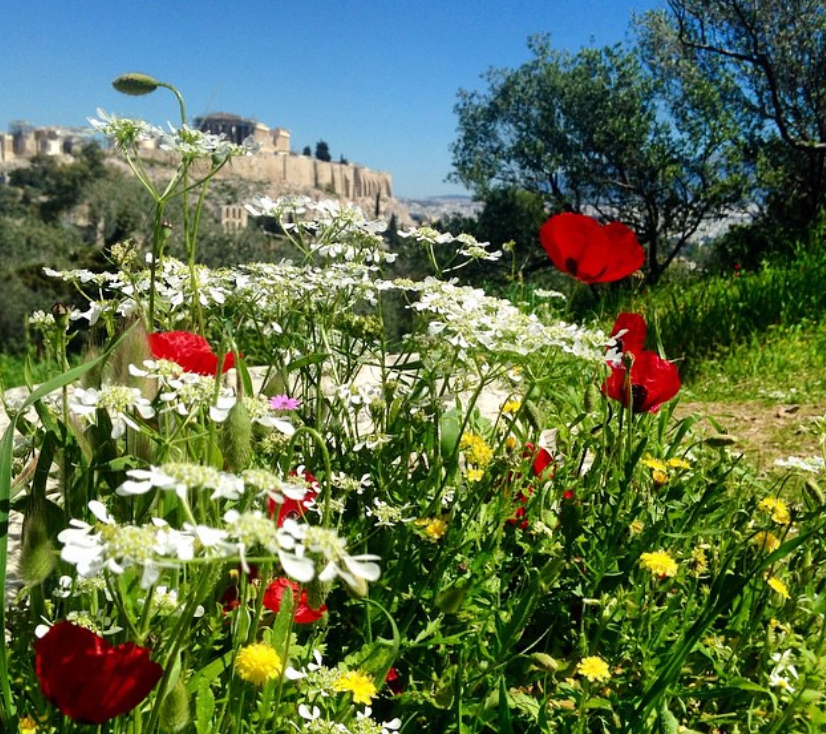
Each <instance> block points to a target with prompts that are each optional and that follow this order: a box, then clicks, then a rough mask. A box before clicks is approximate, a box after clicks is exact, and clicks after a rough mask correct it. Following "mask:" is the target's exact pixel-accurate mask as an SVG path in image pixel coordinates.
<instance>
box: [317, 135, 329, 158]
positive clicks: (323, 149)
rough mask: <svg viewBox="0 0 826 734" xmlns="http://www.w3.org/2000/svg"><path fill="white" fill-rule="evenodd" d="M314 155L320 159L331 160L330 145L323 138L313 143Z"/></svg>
mask: <svg viewBox="0 0 826 734" xmlns="http://www.w3.org/2000/svg"><path fill="white" fill-rule="evenodd" d="M315 157H316V158H317V159H318V160H320V161H331V160H332V156H331V155H330V146H329V145H327V143H325V142H324V141H323V140H319V141H318V142H317V143H316V144H315Z"/></svg>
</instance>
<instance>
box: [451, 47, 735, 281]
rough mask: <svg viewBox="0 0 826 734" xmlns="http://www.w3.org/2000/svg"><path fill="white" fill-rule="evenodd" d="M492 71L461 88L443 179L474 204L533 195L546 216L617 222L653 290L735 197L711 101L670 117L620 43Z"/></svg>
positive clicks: (730, 151) (546, 50) (655, 84)
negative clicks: (513, 189)
mask: <svg viewBox="0 0 826 734" xmlns="http://www.w3.org/2000/svg"><path fill="white" fill-rule="evenodd" d="M529 47H530V50H531V51H532V53H533V58H532V59H530V60H529V61H528V62H526V63H525V64H523V65H522V66H520V67H519V68H517V69H492V70H490V71H488V72H487V74H486V75H485V77H484V79H485V81H486V82H487V85H488V88H487V90H485V91H465V90H460V92H459V100H458V102H457V104H456V107H455V111H456V114H457V116H458V120H459V124H458V139H457V140H456V141H455V142H454V143H453V145H452V147H451V152H452V155H453V167H454V171H453V173H452V175H451V177H452V179H453V180H454V181H457V182H461V183H463V184H464V185H466V186H468V187H469V188H470V189H471V190H472V191H473V192H474V194H475V195H477V196H478V197H479V198H484V197H485V194H486V192H487V191H489V190H490V189H491V188H492V187H497V186H518V187H521V188H523V189H525V190H527V191H531V192H535V193H537V194H540V195H541V196H543V197H544V199H545V201H546V202H547V205H548V208H549V210H550V211H579V212H584V213H589V214H594V215H595V216H598V217H600V218H602V219H606V220H607V219H611V220H619V221H622V222H624V223H625V224H627V225H628V226H630V227H631V228H632V229H634V231H635V232H636V233H637V235H638V237H639V239H640V242H641V243H642V244H643V246H644V247H645V248H646V252H647V260H646V276H647V278H648V280H649V281H650V282H656V281H657V280H658V279H659V278H660V277H661V275H662V273H663V271H664V270H665V269H666V268H667V267H668V265H669V264H670V263H671V262H672V261H673V260H674V258H675V257H676V256H677V255H678V254H679V253H680V252H681V251H682V250H683V249H684V247H685V245H686V243H687V242H688V241H689V239H690V238H691V237H692V235H694V234H695V233H696V232H697V230H698V228H699V227H700V226H701V225H702V223H703V222H705V221H707V220H709V219H713V218H716V217H719V216H720V214H721V213H722V212H724V211H725V210H727V209H728V208H730V207H731V206H733V205H734V204H735V203H736V202H738V201H739V199H740V197H741V196H742V190H743V189H742V179H741V178H740V177H739V175H738V174H737V167H736V166H734V165H732V160H731V159H732V157H733V156H735V155H736V154H737V151H736V150H735V149H734V148H733V147H732V146H730V145H729V142H728V141H729V137H730V136H729V135H728V131H727V130H725V129H724V125H723V124H722V121H723V120H724V116H721V115H720V114H719V110H718V109H716V107H717V105H718V103H719V100H717V99H716V98H714V96H713V95H710V96H709V97H708V99H707V100H706V103H705V105H706V106H705V108H704V109H705V114H704V115H698V114H696V109H694V108H693V109H692V115H686V114H681V113H680V112H679V111H677V112H672V111H671V110H670V109H669V108H668V105H667V104H666V101H667V100H666V99H665V97H664V96H663V94H662V91H663V90H662V86H661V84H660V82H659V81H658V80H657V79H656V78H655V77H654V76H653V75H652V74H651V73H650V72H649V70H648V68H647V66H646V65H645V64H644V63H643V61H642V60H641V59H640V57H639V55H638V54H637V53H636V52H635V51H634V50H633V49H632V50H628V49H626V48H624V47H622V46H619V45H617V46H611V47H605V48H586V49H582V50H581V51H579V52H577V53H575V54H572V53H569V52H562V51H557V50H554V49H553V48H552V47H551V46H550V42H549V39H548V38H547V37H535V38H533V39H531V40H530V41H529Z"/></svg>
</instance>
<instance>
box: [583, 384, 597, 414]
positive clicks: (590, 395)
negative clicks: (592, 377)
mask: <svg viewBox="0 0 826 734" xmlns="http://www.w3.org/2000/svg"><path fill="white" fill-rule="evenodd" d="M599 396H600V392H599V389H598V388H597V386H596V385H595V384H594V383H593V382H591V383H589V385H588V387H587V388H585V398H584V407H585V411H586V412H587V413H593V412H594V409H595V408H596V407H597V404H598V401H599Z"/></svg>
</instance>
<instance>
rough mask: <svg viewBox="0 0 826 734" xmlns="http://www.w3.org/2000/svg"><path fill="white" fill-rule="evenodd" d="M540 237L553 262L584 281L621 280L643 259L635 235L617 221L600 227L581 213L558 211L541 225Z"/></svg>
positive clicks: (638, 267)
mask: <svg viewBox="0 0 826 734" xmlns="http://www.w3.org/2000/svg"><path fill="white" fill-rule="evenodd" d="M539 239H540V242H541V244H542V247H543V248H544V249H545V251H546V252H547V253H548V256H549V257H550V258H551V261H552V262H553V263H554V265H556V267H557V268H559V269H560V270H562V271H563V272H565V273H568V274H569V275H572V276H573V277H575V278H577V279H578V280H581V281H582V282H583V283H608V282H611V281H614V280H620V279H622V278H625V277H627V276H629V275H631V273H633V272H635V271H636V270H639V269H640V268H641V267H642V266H643V264H644V263H645V251H644V250H643V248H642V246H641V245H640V244H639V242H638V241H637V238H636V235H635V234H634V233H633V232H632V231H631V230H630V229H629V228H628V227H626V226H625V225H624V224H621V223H620V222H612V223H610V224H608V225H606V226H604V227H603V226H601V225H600V224H599V222H597V220H595V219H594V218H592V217H588V216H586V215H584V214H573V213H564V214H557V215H555V216H553V217H551V218H550V219H548V220H547V221H546V222H545V223H544V224H543V225H542V227H541V228H540V230H539Z"/></svg>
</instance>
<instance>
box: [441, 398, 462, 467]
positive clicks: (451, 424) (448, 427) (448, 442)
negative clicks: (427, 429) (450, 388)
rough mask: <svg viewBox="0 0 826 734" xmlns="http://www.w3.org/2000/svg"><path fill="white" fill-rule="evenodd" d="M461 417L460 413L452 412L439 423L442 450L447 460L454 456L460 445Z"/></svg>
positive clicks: (445, 415) (446, 414)
mask: <svg viewBox="0 0 826 734" xmlns="http://www.w3.org/2000/svg"><path fill="white" fill-rule="evenodd" d="M460 417H461V416H460V414H459V411H457V410H451V411H450V412H448V413H445V414H444V415H443V416H442V419H441V421H439V436H440V439H441V441H440V448H441V450H442V456H444V457H445V458H447V457H451V456H453V455H454V454H455V452H456V447H457V446H458V444H459V438H460V435H459V434H460V428H461V422H460Z"/></svg>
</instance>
